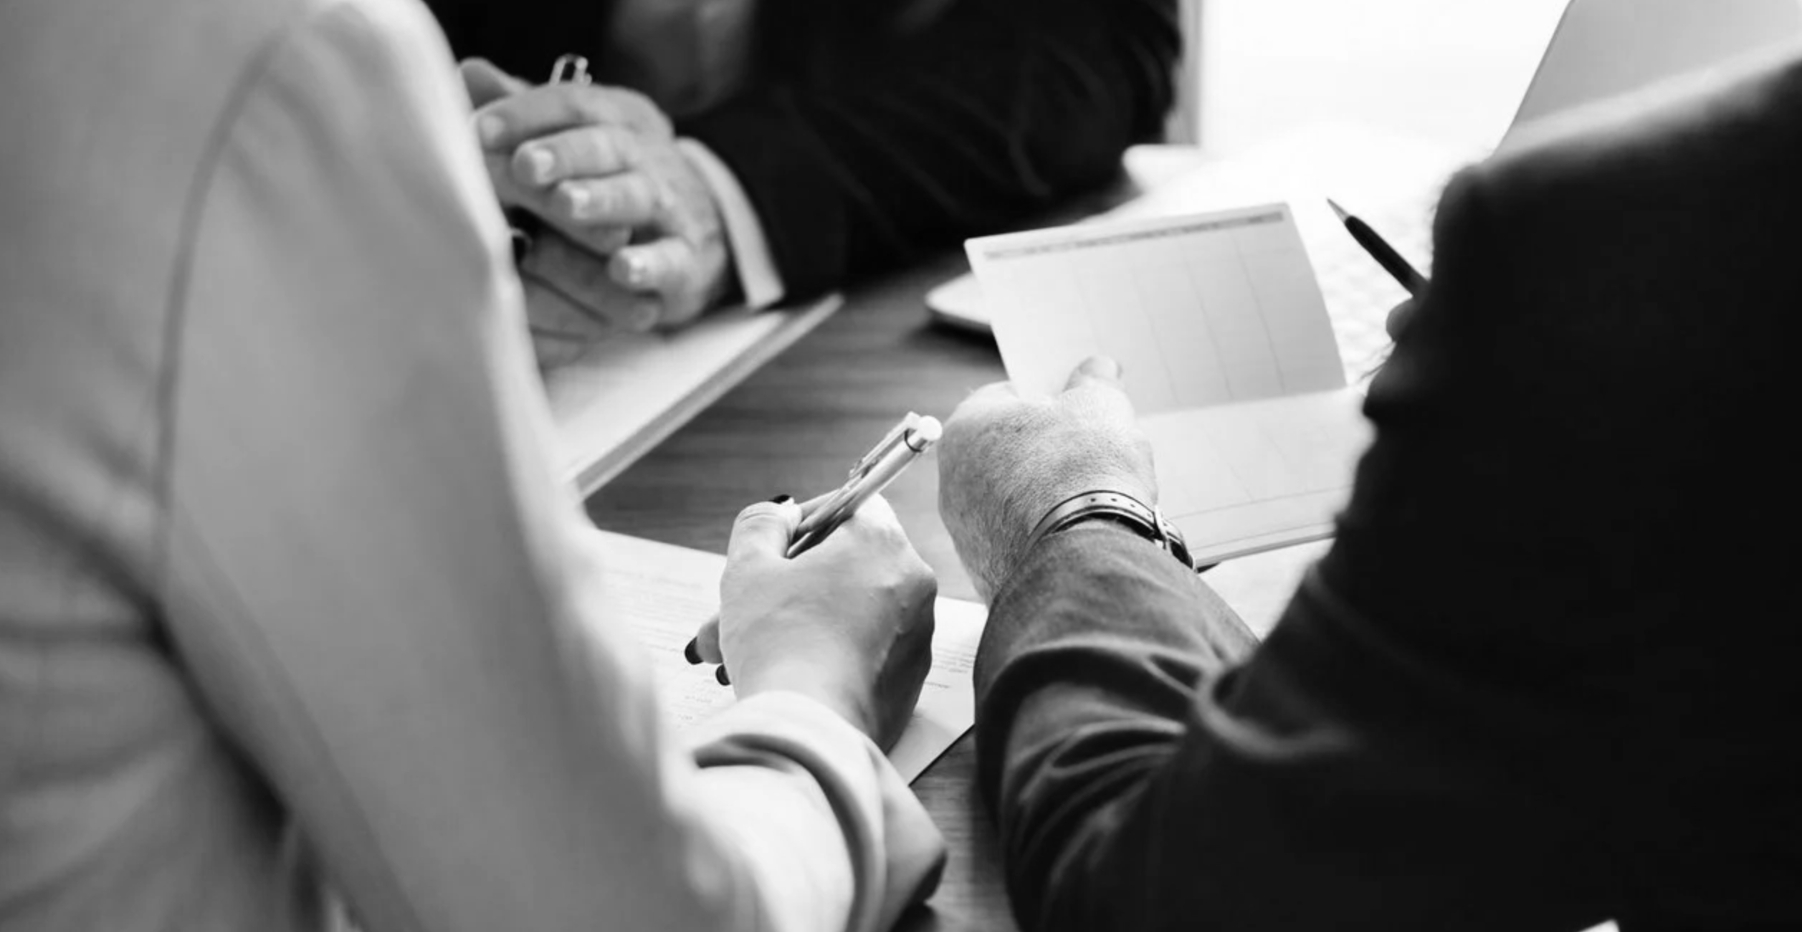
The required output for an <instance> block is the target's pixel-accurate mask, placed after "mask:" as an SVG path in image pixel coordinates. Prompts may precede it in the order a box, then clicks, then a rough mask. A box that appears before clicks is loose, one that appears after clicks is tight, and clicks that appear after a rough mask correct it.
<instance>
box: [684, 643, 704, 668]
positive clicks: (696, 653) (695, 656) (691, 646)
mask: <svg viewBox="0 0 1802 932" xmlns="http://www.w3.org/2000/svg"><path fill="white" fill-rule="evenodd" d="M682 657H683V659H685V660H687V661H688V662H689V663H691V664H695V663H700V662H701V649H700V648H699V647H698V646H697V645H696V644H695V639H694V638H689V639H688V646H687V647H684V648H682Z"/></svg>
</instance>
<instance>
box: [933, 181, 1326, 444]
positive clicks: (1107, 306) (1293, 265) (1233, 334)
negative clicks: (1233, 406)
mask: <svg viewBox="0 0 1802 932" xmlns="http://www.w3.org/2000/svg"><path fill="white" fill-rule="evenodd" d="M966 250H967V252H968V253H969V257H970V264H971V267H972V268H973V269H974V270H975V273H976V275H977V277H978V278H979V279H980V280H981V282H982V288H983V293H984V295H985V296H986V299H987V300H988V301H990V302H991V308H990V310H991V313H992V314H993V315H994V321H993V325H994V331H995V339H996V341H997V343H999V345H1000V348H1001V356H1002V361H1003V362H1004V363H1006V365H1007V371H1008V375H1009V377H1010V378H1011V379H1013V380H1014V382H1015V383H1016V384H1017V385H1019V386H1020V387H1021V388H1022V390H1024V391H1028V392H1041V393H1049V392H1054V391H1056V390H1058V389H1060V388H1062V387H1063V384H1064V381H1065V379H1066V378H1068V376H1069V373H1070V371H1071V370H1072V369H1073V368H1075V366H1076V364H1077V363H1079V362H1081V361H1082V360H1083V359H1084V358H1086V357H1088V356H1091V355H1094V354H1096V353H1102V354H1105V355H1108V356H1112V357H1113V358H1114V359H1116V360H1118V361H1119V362H1120V364H1121V366H1122V367H1123V368H1124V369H1125V371H1126V373H1127V376H1128V377H1127V393H1128V394H1129V395H1131V396H1132V399H1133V403H1134V405H1135V406H1136V407H1137V408H1138V410H1139V412H1140V413H1141V414H1157V413H1160V412H1164V411H1175V410H1184V409H1189V408H1198V407H1205V406H1209V405H1217V404H1223V403H1227V402H1234V401H1249V400H1256V399H1260V398H1274V397H1279V396H1283V395H1291V394H1298V393H1305V392H1315V391H1325V390H1330V389H1335V388H1340V387H1343V386H1344V385H1345V372H1344V365H1343V363H1342V362H1341V361H1340V358H1339V348H1338V344H1337V343H1336V342H1335V340H1334V336H1333V328H1332V322H1331V321H1330V319H1329V318H1328V317H1327V313H1326V304H1325V302H1324V300H1323V299H1322V297H1321V294H1320V288H1319V286H1318V285H1317V284H1316V283H1315V278H1314V270H1313V266H1312V265H1311V264H1310V263H1309V261H1308V253H1307V250H1306V248H1305V247H1304V246H1303V245H1302V240H1301V235H1300V232H1299V231H1298V230H1297V228H1296V225H1295V221H1294V218H1293V217H1292V216H1291V215H1290V212H1289V208H1288V207H1287V206H1286V205H1283V204H1267V205H1263V206H1258V207H1251V208H1244V209H1238V210H1228V211H1219V212H1215V213H1209V214H1201V215H1196V216H1189V217H1178V218H1154V219H1150V220H1136V221H1130V222H1122V223H1105V224H1104V223H1091V224H1080V225H1077V226H1069V227H1060V228H1056V229H1050V230H1038V231H1032V232H1028V233H1017V234H1009V235H1005V236H993V237H986V238H981V239H974V240H971V241H969V242H968V243H967V244H966Z"/></svg>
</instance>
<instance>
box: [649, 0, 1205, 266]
mask: <svg viewBox="0 0 1802 932" xmlns="http://www.w3.org/2000/svg"><path fill="white" fill-rule="evenodd" d="M1174 8H1175V4H1174V3H1173V2H1169V0H1132V2H1130V3H1112V4H1110V3H1103V2H1095V0H1061V2H1055V3H1039V4H1031V3H1026V2H1023V0H964V2H960V3H957V4H954V5H952V6H951V8H950V10H949V11H948V12H947V13H946V14H945V16H944V17H943V19H942V20H940V21H938V22H935V23H934V24H932V25H931V26H930V27H929V28H927V29H925V30H923V31H922V32H920V33H918V34H916V35H913V36H910V37H906V38H904V39H899V40H896V41H894V42H893V43H892V44H891V45H889V46H886V47H885V48H884V49H883V51H882V53H881V54H880V55H879V56H878V57H874V58H872V59H870V60H862V61H856V62H831V61H828V62H826V63H824V64H822V65H821V66H820V67H819V68H815V69H814V72H816V73H813V74H809V75H808V76H807V79H806V80H802V81H795V82H788V83H782V84H779V85H777V86H774V87H769V88H763V89H759V90H757V91H754V92H753V93H751V94H749V95H746V96H745V97H742V98H740V99H738V100H736V101H734V102H732V103H730V104H727V105H726V106H724V107H721V108H719V109H717V110H714V111H712V112H710V113H708V114H704V115H702V116H701V117H698V118H696V119H694V120H691V121H688V122H687V123H686V124H685V125H683V126H682V127H681V129H682V131H683V132H684V133H685V134H686V135H690V136H693V137H695V138H697V139H699V140H701V141H702V142H704V143H706V144H707V145H708V146H709V147H710V148H711V149H712V150H713V151H714V152H715V153H717V154H718V155H719V156H720V157H721V159H722V160H723V161H725V162H726V163H727V164H728V165H729V166H730V167H731V168H732V170H733V172H734V173H735V174H736V175H737V177H738V178H739V179H740V180H741V181H742V182H743V183H744V185H745V188H746V190H747V192H748V193H749V195H750V197H751V200H752V202H753V203H754V204H755V206H756V208H757V213H758V215H759V216H760V217H762V218H763V222H764V226H765V228H766V230H767V231H768V234H769V237H770V241H771V246H772V250H773V252H774V255H775V258H776V263H777V266H778V268H779V269H780V271H781V274H782V278H783V281H784V283H785V284H786V285H787V288H788V291H789V294H790V295H791V296H794V295H806V294H810V293H815V292H818V291H820V290H823V289H825V288H828V287H831V286H833V285H835V284H837V283H838V282H840V281H841V280H842V279H843V278H844V277H845V276H847V275H851V274H856V273H859V272H864V271H868V270H871V269H875V268H878V267H880V266H883V265H892V264H898V263H901V262H904V261H906V260H907V258H908V257H910V256H913V255H916V254H918V253H919V252H920V251H922V250H924V249H930V248H937V247H941V246H944V245H946V244H950V243H955V242H956V241H957V240H958V239H961V238H962V237H964V236H967V235H971V234H974V233H977V232H982V231H986V230H992V229H994V228H996V227H997V226H1000V225H1003V224H1006V223H1008V222H1010V221H1013V220H1017V219H1018V218H1020V217H1022V216H1024V215H1026V214H1028V213H1029V212H1031V211H1033V210H1036V209H1042V208H1044V207H1045V206H1047V205H1048V204H1051V203H1053V202H1055V201H1056V200H1057V199H1059V198H1062V197H1066V196H1068V195H1069V194H1070V193H1071V192H1072V191H1074V190H1076V189H1079V188H1081V187H1083V186H1087V185H1092V184H1096V183H1099V182H1101V181H1103V180H1105V179H1106V178H1108V177H1111V176H1112V175H1113V173H1115V172H1117V171H1118V168H1119V158H1120V154H1121V153H1122V151H1124V149H1125V148H1126V147H1127V146H1128V145H1130V144H1131V143H1133V142H1136V141H1141V140H1143V139H1145V138H1148V137H1149V136H1150V135H1152V134H1154V133H1155V132H1156V131H1157V130H1158V128H1159V127H1160V126H1161V125H1162V120H1163V116H1164V114H1165V112H1166V111H1167V110H1168V108H1169V104H1170V100H1171V84H1170V82H1171V70H1172V67H1173V65H1174V62H1175V60H1176V56H1177V54H1178V52H1179V51H1180V39H1179V31H1178V29H1177V27H1176V21H1175V12H1174ZM800 53H801V54H809V55H812V54H813V51H812V50H802V52H800ZM828 57H829V56H828Z"/></svg>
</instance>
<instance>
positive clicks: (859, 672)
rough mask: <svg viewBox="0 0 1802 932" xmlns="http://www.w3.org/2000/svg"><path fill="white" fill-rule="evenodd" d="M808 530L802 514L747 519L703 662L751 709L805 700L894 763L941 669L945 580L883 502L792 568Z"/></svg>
mask: <svg viewBox="0 0 1802 932" xmlns="http://www.w3.org/2000/svg"><path fill="white" fill-rule="evenodd" d="M800 522H801V508H800V506H799V505H796V504H794V503H793V502H784V503H783V504H774V503H770V502H761V503H758V504H756V505H752V506H751V507H749V508H746V509H745V510H744V511H743V512H741V513H740V514H739V516H738V521H737V523H735V524H734V525H733V527H732V541H731V543H730V544H729V545H728V547H727V553H726V573H725V576H724V577H723V578H722V579H721V580H720V614H719V621H718V624H717V625H709V626H707V627H705V628H703V629H702V631H701V632H700V634H699V635H697V636H696V638H695V652H696V653H695V656H696V657H698V658H699V659H701V660H704V661H707V662H709V663H721V662H724V663H725V664H726V667H727V668H729V669H730V670H731V671H732V672H731V681H732V687H733V688H734V689H735V690H736V691H737V692H738V695H739V696H740V697H744V696H750V695H753V694H755V693H758V692H764V691H769V690H783V691H787V692H798V693H802V694H803V695H807V696H810V697H812V698H814V699H817V700H819V701H820V702H822V703H823V704H825V705H826V706H827V707H828V708H831V709H832V710H833V711H835V712H838V713H839V714H840V715H842V716H844V718H845V719H846V720H847V721H849V722H850V723H851V724H852V725H855V726H856V727H857V728H858V729H860V730H862V731H863V732H864V733H865V734H867V735H869V736H870V738H871V739H872V740H873V741H875V742H876V744H877V745H878V746H880V747H881V748H882V749H883V750H885V751H886V750H888V749H889V748H890V747H891V746H893V745H894V743H895V739H897V738H899V737H900V736H901V730H902V728H903V727H905V726H906V724H907V721H908V718H909V717H910V716H912V714H913V709H914V703H915V702H916V701H918V700H919V698H920V687H921V685H922V684H923V683H924V682H925V680H926V672H927V670H929V669H930V668H931V666H932V628H933V614H932V612H933V599H934V598H935V597H936V596H937V595H938V580H937V579H936V578H935V577H934V576H933V575H932V570H931V569H930V568H928V567H927V566H926V563H925V561H923V560H921V559H920V555H919V554H918V553H916V552H915V551H914V548H913V544H911V543H909V542H908V540H907V534H906V533H905V532H903V531H902V530H901V524H900V522H899V521H897V520H896V519H895V512H894V511H893V510H892V509H891V508H889V505H888V502H886V501H884V500H883V499H882V497H881V496H875V497H873V498H871V499H870V500H868V501H866V502H864V504H863V506H862V507H860V508H859V509H858V510H857V512H856V514H854V515H853V516H852V517H851V520H849V521H847V522H845V523H844V524H842V525H839V527H838V528H836V529H835V530H834V531H833V532H832V534H831V536H829V537H827V538H826V539H825V540H824V541H823V542H821V543H820V544H819V545H817V546H815V547H813V548H811V549H809V550H807V551H806V552H805V553H802V554H801V555H800V556H798V557H796V558H794V559H793V560H790V559H788V558H787V557H786V556H785V554H786V552H787V550H788V545H789V541H790V540H791V539H792V538H793V536H794V532H795V527H796V526H797V525H799V524H800ZM690 659H691V660H692V659H695V658H694V657H691V658H690Z"/></svg>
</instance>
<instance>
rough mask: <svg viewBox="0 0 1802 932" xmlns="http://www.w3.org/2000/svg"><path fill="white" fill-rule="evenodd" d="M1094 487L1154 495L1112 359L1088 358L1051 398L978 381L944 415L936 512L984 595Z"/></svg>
mask: <svg viewBox="0 0 1802 932" xmlns="http://www.w3.org/2000/svg"><path fill="white" fill-rule="evenodd" d="M1098 489H1104V490H1108V491H1113V492H1124V493H1126V494H1128V495H1131V496H1133V497H1134V498H1137V499H1139V500H1140V501H1142V502H1145V503H1146V504H1148V505H1152V504H1156V503H1157V473H1156V472H1155V471H1154V470H1153V468H1152V462H1151V443H1150V441H1148V440H1146V439H1145V435H1144V434H1143V433H1141V432H1140V430H1139V428H1138V425H1137V423H1136V422H1135V421H1134V418H1133V407H1132V402H1131V401H1129V400H1128V399H1127V397H1126V392H1125V391H1124V390H1123V389H1122V388H1121V386H1120V367H1119V365H1118V364H1117V363H1115V362H1114V361H1113V360H1111V359H1107V358H1105V357H1094V358H1091V359H1089V360H1087V361H1085V362H1084V363H1083V364H1082V365H1080V366H1078V367H1077V368H1076V371H1075V372H1074V373H1072V374H1071V376H1070V381H1069V383H1068V385H1067V386H1066V387H1065V389H1064V391H1063V393H1062V394H1059V395H1057V396H1055V397H1052V398H1047V399H1042V400H1036V401H1029V400H1027V399H1024V398H1021V397H1020V395H1019V394H1018V393H1017V392H1016V391H1015V390H1014V387H1013V385H1012V384H1011V383H1008V382H998V383H996V384H993V385H987V386H984V387H983V388H980V389H978V390H977V391H976V392H975V393H974V394H972V395H971V396H970V397H969V398H966V399H964V403H963V404H961V405H958V407H957V410H956V411H954V412H952V414H951V419H950V420H949V421H947V422H946V423H945V436H944V439H943V440H941V441H940V442H939V514H940V516H941V517H943V518H944V521H945V527H946V528H948V529H950V531H951V540H952V543H954V544H955V545H956V546H957V555H958V557H959V558H961V559H962V560H963V563H964V568H965V569H967V570H969V572H970V577H971V579H972V581H974V582H975V584H976V591H977V593H978V594H979V595H981V596H982V599H983V601H985V602H986V601H988V600H989V599H990V598H992V597H993V596H994V594H995V592H996V591H997V590H998V589H1000V588H1001V586H1002V585H1003V584H1004V583H1006V581H1007V579H1008V577H1009V576H1011V575H1012V574H1013V572H1014V569H1015V568H1016V567H1018V566H1019V564H1020V560H1021V559H1022V558H1024V556H1025V554H1024V553H1023V550H1024V548H1025V546H1026V542H1027V537H1028V536H1029V535H1030V534H1031V533H1032V529H1033V527H1034V526H1035V525H1037V524H1038V522H1039V519H1041V518H1043V517H1044V516H1045V514H1046V512H1049V511H1050V510H1051V509H1052V508H1053V507H1054V506H1056V505H1057V504H1058V503H1060V502H1062V501H1064V500H1065V499H1068V498H1070V497H1072V496H1075V495H1081V494H1082V493H1084V492H1091V491H1095V490H1098Z"/></svg>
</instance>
